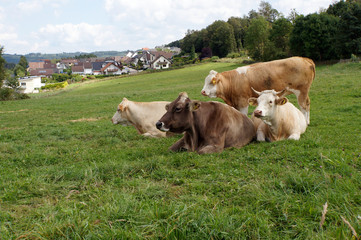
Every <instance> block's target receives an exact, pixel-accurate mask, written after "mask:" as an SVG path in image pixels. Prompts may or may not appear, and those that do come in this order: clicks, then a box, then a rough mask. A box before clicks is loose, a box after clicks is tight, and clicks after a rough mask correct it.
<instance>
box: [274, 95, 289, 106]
mask: <svg viewBox="0 0 361 240" xmlns="http://www.w3.org/2000/svg"><path fill="white" fill-rule="evenodd" d="M287 102H288V99H287V98H285V97H284V98H279V99H277V100H276V104H277V105H285V104H286V103H287Z"/></svg>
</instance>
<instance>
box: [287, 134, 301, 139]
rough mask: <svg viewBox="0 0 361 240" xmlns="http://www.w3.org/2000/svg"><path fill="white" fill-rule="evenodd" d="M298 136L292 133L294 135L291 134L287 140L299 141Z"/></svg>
mask: <svg viewBox="0 0 361 240" xmlns="http://www.w3.org/2000/svg"><path fill="white" fill-rule="evenodd" d="M300 137H301V136H300V134H298V133H294V134H291V135H290V136H289V137H288V139H291V140H299V139H300Z"/></svg>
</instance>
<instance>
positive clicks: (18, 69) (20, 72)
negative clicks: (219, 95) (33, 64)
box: [14, 64, 26, 77]
mask: <svg viewBox="0 0 361 240" xmlns="http://www.w3.org/2000/svg"><path fill="white" fill-rule="evenodd" d="M14 75H15V76H17V77H25V76H26V69H24V68H23V67H22V66H21V65H20V64H16V66H15V68H14Z"/></svg>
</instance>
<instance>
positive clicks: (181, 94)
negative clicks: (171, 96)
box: [179, 92, 188, 103]
mask: <svg viewBox="0 0 361 240" xmlns="http://www.w3.org/2000/svg"><path fill="white" fill-rule="evenodd" d="M179 96H180V98H179V102H181V103H184V102H185V101H186V100H187V98H188V94H187V93H186V92H182V93H180V94H179Z"/></svg>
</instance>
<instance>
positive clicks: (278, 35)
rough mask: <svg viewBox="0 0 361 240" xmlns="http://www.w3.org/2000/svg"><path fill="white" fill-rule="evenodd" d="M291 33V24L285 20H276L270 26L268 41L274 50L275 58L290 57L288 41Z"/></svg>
mask: <svg viewBox="0 0 361 240" xmlns="http://www.w3.org/2000/svg"><path fill="white" fill-rule="evenodd" d="M291 32H292V23H291V22H290V21H289V20H287V19H286V18H284V17H282V18H279V19H277V20H276V21H275V22H274V23H273V24H272V29H271V31H270V38H269V40H270V41H271V42H272V43H273V44H274V46H275V48H276V58H285V57H288V56H290V48H289V39H290V35H291Z"/></svg>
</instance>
